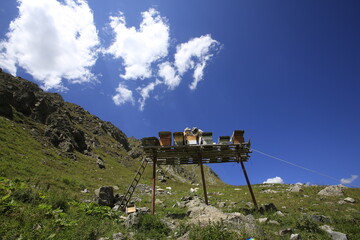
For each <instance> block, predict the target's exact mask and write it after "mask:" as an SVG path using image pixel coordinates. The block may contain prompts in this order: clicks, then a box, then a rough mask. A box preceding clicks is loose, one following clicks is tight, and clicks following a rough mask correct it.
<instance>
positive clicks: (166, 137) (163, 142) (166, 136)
mask: <svg viewBox="0 0 360 240" xmlns="http://www.w3.org/2000/svg"><path fill="white" fill-rule="evenodd" d="M159 137H160V146H171V140H172V139H171V132H159Z"/></svg>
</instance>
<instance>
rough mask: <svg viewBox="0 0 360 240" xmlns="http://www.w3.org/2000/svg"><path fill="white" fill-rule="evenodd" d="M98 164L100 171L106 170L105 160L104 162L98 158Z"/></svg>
mask: <svg viewBox="0 0 360 240" xmlns="http://www.w3.org/2000/svg"><path fill="white" fill-rule="evenodd" d="M96 164H97V165H98V167H99V168H100V169H104V168H105V163H104V160H102V159H101V158H98V159H97V160H96Z"/></svg>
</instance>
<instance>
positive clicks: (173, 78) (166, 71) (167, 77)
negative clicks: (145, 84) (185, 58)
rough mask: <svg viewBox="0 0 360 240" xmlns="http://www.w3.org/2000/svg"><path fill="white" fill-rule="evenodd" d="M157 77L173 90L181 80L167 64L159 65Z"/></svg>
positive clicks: (169, 64)
mask: <svg viewBox="0 0 360 240" xmlns="http://www.w3.org/2000/svg"><path fill="white" fill-rule="evenodd" d="M158 74H159V77H162V78H163V79H164V83H165V84H166V85H167V86H168V87H169V89H171V90H173V89H175V88H176V87H177V86H179V84H180V81H181V78H180V76H179V75H177V74H176V71H175V69H174V67H173V66H172V65H171V63H169V62H164V63H161V64H159V73H158Z"/></svg>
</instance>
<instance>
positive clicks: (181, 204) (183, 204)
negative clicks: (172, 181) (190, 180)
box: [176, 202, 186, 208]
mask: <svg viewBox="0 0 360 240" xmlns="http://www.w3.org/2000/svg"><path fill="white" fill-rule="evenodd" d="M176 205H177V206H178V207H179V208H185V207H186V203H185V202H177V203H176Z"/></svg>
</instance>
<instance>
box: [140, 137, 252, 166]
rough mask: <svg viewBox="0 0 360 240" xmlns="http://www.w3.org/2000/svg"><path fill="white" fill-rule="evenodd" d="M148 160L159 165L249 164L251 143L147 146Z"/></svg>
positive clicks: (145, 149) (145, 148)
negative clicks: (154, 160)
mask: <svg viewBox="0 0 360 240" xmlns="http://www.w3.org/2000/svg"><path fill="white" fill-rule="evenodd" d="M143 149H144V151H145V154H146V158H147V159H148V160H149V161H153V159H155V158H156V163H157V165H180V164H200V163H203V164H208V163H227V162H247V161H248V160H249V158H250V156H249V153H251V151H250V143H246V142H244V143H241V144H213V145H183V146H164V147H163V146H145V147H143Z"/></svg>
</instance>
